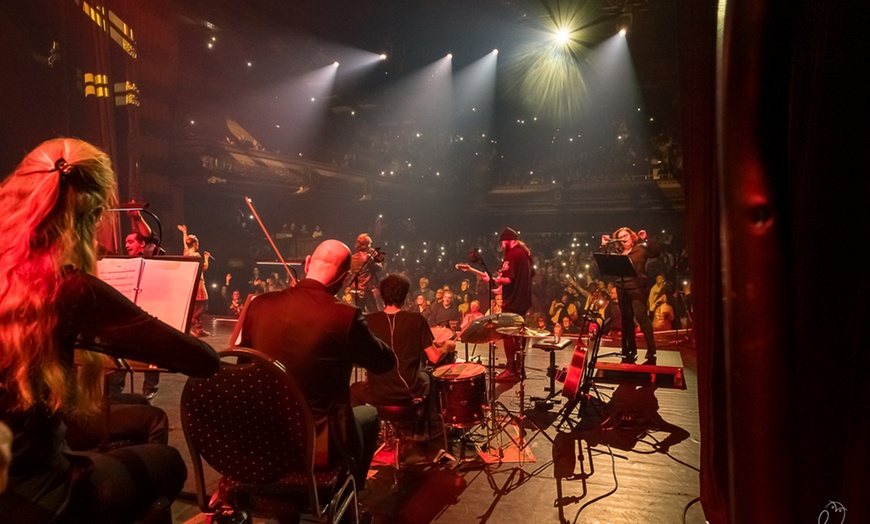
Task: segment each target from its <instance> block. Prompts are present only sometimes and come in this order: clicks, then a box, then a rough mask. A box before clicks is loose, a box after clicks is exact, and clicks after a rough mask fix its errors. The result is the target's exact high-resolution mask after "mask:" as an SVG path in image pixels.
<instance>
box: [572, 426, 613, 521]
mask: <svg viewBox="0 0 870 524" xmlns="http://www.w3.org/2000/svg"><path fill="white" fill-rule="evenodd" d="M605 445H606V446H607V452H608V454H610V470H611V471H612V472H613V489H612V490H610V491H608V492H607V493H605V494H603V495H599V496H597V497H595V498H594V499H592V500H589V501H587V502H586V503H585V504H583V505H582V506H580V507H579V508H578V509H577V514H576V515H574V522H575V523H576V522H577V519H579V518H580V512H581V511H583V510H584V509H585V508H586V507H587V506H589V505H591V504H592V503H593V502H598V501H599V500H602V499H604V498H607V497H609V496H610V495H613V494H614V493H616V490H618V489H619V479H617V478H616V457H615V456H614V455H613V449H611V447H610V444H606V443H605Z"/></svg>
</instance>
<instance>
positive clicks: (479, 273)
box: [456, 264, 487, 278]
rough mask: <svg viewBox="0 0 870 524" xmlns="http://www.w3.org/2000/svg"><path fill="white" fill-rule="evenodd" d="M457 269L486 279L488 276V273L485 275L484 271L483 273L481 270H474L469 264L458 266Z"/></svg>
mask: <svg viewBox="0 0 870 524" xmlns="http://www.w3.org/2000/svg"><path fill="white" fill-rule="evenodd" d="M456 269H459V270H460V271H467V272H469V273H474V274H475V275H477V276H479V277H481V278H484V277H486V276H487V275H486V273H484V272H483V271H481V270H479V269H474V268H473V267H471V266H470V265H468V264H456Z"/></svg>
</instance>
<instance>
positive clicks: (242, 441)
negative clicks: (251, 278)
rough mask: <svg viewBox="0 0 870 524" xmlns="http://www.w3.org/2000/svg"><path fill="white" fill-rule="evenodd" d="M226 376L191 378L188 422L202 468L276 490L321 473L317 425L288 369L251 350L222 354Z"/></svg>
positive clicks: (184, 404) (185, 406)
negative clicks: (289, 480)
mask: <svg viewBox="0 0 870 524" xmlns="http://www.w3.org/2000/svg"><path fill="white" fill-rule="evenodd" d="M219 354H220V356H221V359H222V360H226V359H227V358H228V357H237V362H236V363H231V362H226V361H224V362H223V363H222V365H221V369H220V371H218V373H217V374H215V375H213V376H211V377H208V378H190V379H188V380H187V383H186V384H185V385H184V391H183V392H182V394H181V423H182V427H183V429H184V435H185V438H186V439H187V444H188V448H189V449H190V451H191V455H193V456H192V457H191V458H192V459H193V462H194V467H195V468H196V467H198V466H200V465H199V457H202V458H203V459H205V461H206V462H208V464H209V465H211V466H212V467H213V468H214V469H215V470H216V471H217V472H218V473H220V474H221V475H223V476H224V477H227V478H229V479H232V480H235V481H238V482H244V483H250V484H269V483H273V482H276V481H278V480H280V479H283V478H285V477H287V476H288V475H290V474H291V473H294V472H297V473H298V472H306V473H307V472H311V471H313V468H314V458H313V457H314V431H315V429H314V422H313V418H312V415H311V410H310V409H309V407H308V404H307V403H306V401H305V399H304V397H303V396H302V393H301V390H300V388H299V386H298V385H297V383H296V380H295V379H294V378H293V377H292V376H290V374H289V373H287V372H286V370H285V369H284V366H283V365H281V363H280V362H277V361H275V360H273V359H271V358H270V357H268V356H267V355H265V354H263V353H260V352H258V351H256V350H253V349H248V348H230V349H227V350H224V351H220V352H219Z"/></svg>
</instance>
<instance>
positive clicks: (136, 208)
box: [108, 206, 163, 253]
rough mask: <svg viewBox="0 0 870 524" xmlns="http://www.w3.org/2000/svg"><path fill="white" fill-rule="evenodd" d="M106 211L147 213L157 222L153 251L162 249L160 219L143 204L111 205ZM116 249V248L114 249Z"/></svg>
mask: <svg viewBox="0 0 870 524" xmlns="http://www.w3.org/2000/svg"><path fill="white" fill-rule="evenodd" d="M108 211H112V212H120V211H139V212H140V213H147V214H148V215H149V216H150V217H151V218H153V219H154V222H156V223H157V246H156V249H155V252H158V253H159V252H160V251H162V250H163V225H162V224H161V223H160V219H159V218H157V215H155V214H154V213H152V212H151V211H149V210H148V209H146V208H145V207H144V206H130V207H113V208H111V209H109V210H108ZM116 247H117V246H116ZM116 251H117V250H116Z"/></svg>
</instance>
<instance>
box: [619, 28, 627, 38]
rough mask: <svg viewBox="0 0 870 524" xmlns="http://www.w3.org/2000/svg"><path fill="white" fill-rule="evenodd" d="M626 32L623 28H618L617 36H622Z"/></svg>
mask: <svg viewBox="0 0 870 524" xmlns="http://www.w3.org/2000/svg"><path fill="white" fill-rule="evenodd" d="M627 32H628V31H626V30H625V29H620V30H619V36H622V37H624V36H625V33H627Z"/></svg>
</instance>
